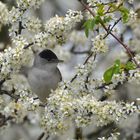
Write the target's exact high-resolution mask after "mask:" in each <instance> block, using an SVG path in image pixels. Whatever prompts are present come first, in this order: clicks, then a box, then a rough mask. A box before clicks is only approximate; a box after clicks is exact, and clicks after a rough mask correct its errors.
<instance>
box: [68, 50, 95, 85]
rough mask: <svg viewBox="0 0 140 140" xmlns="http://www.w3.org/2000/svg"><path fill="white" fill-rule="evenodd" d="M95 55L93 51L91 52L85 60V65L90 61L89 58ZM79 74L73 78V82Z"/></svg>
mask: <svg viewBox="0 0 140 140" xmlns="http://www.w3.org/2000/svg"><path fill="white" fill-rule="evenodd" d="M92 55H93V52H91V53H90V55H89V56H88V57H87V59H86V60H85V62H84V64H83V65H85V64H86V63H87V62H88V60H89V59H90V57H91V56H92ZM77 76H78V75H77V74H76V75H75V76H74V77H73V78H72V79H71V81H70V82H71V83H72V82H73V81H74V80H75V79H76V78H77Z"/></svg>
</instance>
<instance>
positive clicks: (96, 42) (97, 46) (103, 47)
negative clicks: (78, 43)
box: [91, 35, 108, 53]
mask: <svg viewBox="0 0 140 140" xmlns="http://www.w3.org/2000/svg"><path fill="white" fill-rule="evenodd" d="M91 41H92V45H93V47H92V51H93V52H95V53H105V52H107V51H108V46H107V44H106V41H105V39H103V35H97V36H96V37H95V38H92V39H91Z"/></svg>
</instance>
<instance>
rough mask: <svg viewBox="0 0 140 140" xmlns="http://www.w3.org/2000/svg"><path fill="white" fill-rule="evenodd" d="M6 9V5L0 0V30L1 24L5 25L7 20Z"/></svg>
mask: <svg viewBox="0 0 140 140" xmlns="http://www.w3.org/2000/svg"><path fill="white" fill-rule="evenodd" d="M8 16H9V14H8V9H7V6H6V5H5V4H4V3H2V2H0V30H1V27H2V25H5V24H6V23H7V21H8Z"/></svg>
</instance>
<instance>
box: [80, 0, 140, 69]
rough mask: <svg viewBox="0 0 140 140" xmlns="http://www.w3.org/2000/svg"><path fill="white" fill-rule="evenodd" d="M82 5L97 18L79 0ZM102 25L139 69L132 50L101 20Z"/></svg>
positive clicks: (91, 12)
mask: <svg viewBox="0 0 140 140" xmlns="http://www.w3.org/2000/svg"><path fill="white" fill-rule="evenodd" d="M78 1H79V2H80V3H81V4H82V5H83V7H84V8H85V9H87V10H88V11H89V12H90V14H91V15H92V16H93V17H95V14H94V13H93V11H92V10H90V8H89V6H88V5H86V4H85V3H84V2H83V1H82V0H78ZM99 22H100V24H101V25H102V27H103V28H104V29H105V31H106V32H107V33H109V34H110V35H111V36H112V37H113V38H115V39H116V40H117V41H118V42H119V43H120V44H121V45H122V46H123V48H124V49H125V50H126V51H127V53H128V54H129V56H130V57H131V59H132V60H133V61H134V63H135V64H136V65H137V67H138V68H139V67H140V66H139V64H138V63H137V61H136V60H135V58H134V56H133V54H132V52H131V50H130V48H129V47H128V46H127V45H126V44H124V43H123V42H122V41H121V39H119V38H118V37H117V36H116V35H114V34H113V33H112V32H110V31H109V30H108V28H107V27H106V26H105V24H104V22H103V21H102V19H101V18H100V21H99Z"/></svg>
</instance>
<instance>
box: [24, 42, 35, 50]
mask: <svg viewBox="0 0 140 140" xmlns="http://www.w3.org/2000/svg"><path fill="white" fill-rule="evenodd" d="M33 44H34V43H33V42H32V43H30V44H28V45H27V46H25V47H24V48H23V49H27V48H29V47H30V46H32V45H33Z"/></svg>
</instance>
